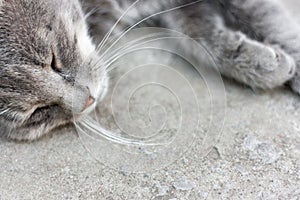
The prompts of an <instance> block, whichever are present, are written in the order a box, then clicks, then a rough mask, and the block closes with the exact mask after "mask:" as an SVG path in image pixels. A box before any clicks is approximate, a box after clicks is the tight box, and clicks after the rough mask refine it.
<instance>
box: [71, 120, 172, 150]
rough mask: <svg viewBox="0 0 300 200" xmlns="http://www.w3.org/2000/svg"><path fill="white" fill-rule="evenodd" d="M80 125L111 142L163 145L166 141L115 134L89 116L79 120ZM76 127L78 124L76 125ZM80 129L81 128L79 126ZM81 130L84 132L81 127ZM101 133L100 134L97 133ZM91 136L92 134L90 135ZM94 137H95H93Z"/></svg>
mask: <svg viewBox="0 0 300 200" xmlns="http://www.w3.org/2000/svg"><path fill="white" fill-rule="evenodd" d="M80 124H81V125H82V126H84V127H85V128H87V129H89V130H90V131H91V132H92V133H96V134H97V135H98V136H101V137H103V138H104V139H107V140H109V141H111V142H114V143H118V144H127V145H145V146H158V145H165V144H166V143H155V142H153V141H151V140H150V141H147V140H141V141H139V140H138V139H137V138H134V137H133V138H132V139H130V138H126V137H121V136H117V135H115V134H114V133H112V132H110V131H108V130H106V129H104V128H102V127H101V126H99V125H98V124H96V123H95V121H94V120H92V119H90V118H86V119H84V120H82V121H81V122H80ZM77 127H78V126H77ZM80 129H81V128H80ZM81 132H83V133H86V132H85V131H83V130H82V129H81ZM99 133H101V134H99ZM89 136H90V135H89ZM90 137H91V138H93V137H92V136H90ZM93 139H96V138H93Z"/></svg>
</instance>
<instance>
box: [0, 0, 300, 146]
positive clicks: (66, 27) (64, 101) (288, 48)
mask: <svg viewBox="0 0 300 200" xmlns="http://www.w3.org/2000/svg"><path fill="white" fill-rule="evenodd" d="M194 1H195V0H141V1H140V2H139V3H138V4H137V6H136V7H134V9H132V10H130V11H129V13H128V15H126V17H125V18H124V19H123V20H122V21H121V22H120V25H119V27H117V30H122V29H123V28H124V27H128V26H130V25H132V24H134V23H135V22H137V21H139V20H140V19H143V18H144V17H147V16H149V15H151V14H154V13H156V12H159V11H163V10H166V9H170V8H173V7H177V6H181V5H184V4H187V3H192V2H194ZM133 2H134V1H133V0H82V2H79V1H78V0H0V135H1V136H6V137H9V138H12V139H17V140H34V139H37V138H40V137H41V136H43V135H44V134H47V133H49V132H50V131H51V130H53V129H55V128H58V127H60V126H64V125H66V124H69V123H71V122H72V120H73V117H74V118H75V119H76V120H79V119H80V118H81V117H82V116H84V115H86V114H87V113H88V112H89V111H90V110H92V109H93V108H94V107H95V106H96V102H98V101H101V99H102V98H103V96H104V95H105V93H106V89H107V85H108V79H107V75H106V71H105V69H101V70H100V71H97V73H96V72H94V71H93V69H94V68H95V65H96V64H97V62H98V60H99V55H98V54H97V51H96V46H97V45H96V44H98V43H99V42H100V41H101V40H102V39H103V37H104V35H105V34H106V33H107V32H108V31H109V29H110V28H111V27H112V26H113V24H114V23H115V22H116V21H117V19H118V18H119V17H120V16H121V15H122V12H124V11H125V10H126V9H127V8H128V7H129V6H130V5H131V4H132V3H133ZM84 13H86V14H88V15H87V16H88V17H85V14H84ZM147 24H150V25H151V26H152V25H157V26H161V27H166V28H170V29H174V30H177V31H181V32H183V33H185V34H187V35H189V36H191V37H193V38H197V39H198V40H200V41H201V42H202V43H204V44H205V45H206V46H207V48H208V50H209V51H210V52H211V53H212V54H213V55H214V56H215V58H216V61H217V64H218V68H219V69H218V70H219V71H220V72H221V73H222V74H223V75H224V76H227V77H229V78H233V79H235V80H238V81H240V82H242V83H244V84H247V85H249V86H250V87H253V88H262V89H269V88H274V87H277V86H280V85H283V84H284V83H285V82H287V81H290V85H291V87H292V89H293V90H294V91H295V92H297V93H300V77H299V76H300V34H299V33H300V29H299V27H298V25H297V24H296V23H295V22H294V21H293V19H292V18H291V17H290V16H289V15H288V13H286V11H285V10H284V9H283V7H282V6H281V5H280V4H279V3H278V2H277V1H276V0H227V1H226V0H203V1H201V2H198V3H195V4H192V5H190V6H186V7H183V8H181V9H177V10H175V11H172V12H168V13H165V14H163V15H159V16H156V17H154V18H152V19H151V20H148V21H147V23H146V24H144V25H145V26H146V25H147ZM100 65H101V63H100ZM75 80H79V81H75ZM99 85H100V87H99ZM74 89H76V91H77V92H78V95H77V96H78V98H77V99H73V95H72V92H71V91H73V90H74ZM72 111H74V112H75V115H73V113H72Z"/></svg>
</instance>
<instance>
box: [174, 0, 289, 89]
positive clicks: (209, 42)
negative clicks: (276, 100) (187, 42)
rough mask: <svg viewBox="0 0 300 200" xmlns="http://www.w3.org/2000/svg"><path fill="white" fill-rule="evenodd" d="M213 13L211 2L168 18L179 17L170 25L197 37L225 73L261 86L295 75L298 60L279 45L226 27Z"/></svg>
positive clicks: (265, 87) (278, 83) (282, 82)
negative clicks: (266, 42)
mask: <svg viewBox="0 0 300 200" xmlns="http://www.w3.org/2000/svg"><path fill="white" fill-rule="evenodd" d="M213 13H214V10H212V9H211V8H209V7H208V6H205V5H199V6H198V8H193V9H189V10H183V12H182V13H181V14H180V13H179V12H177V13H176V16H171V15H170V16H169V19H168V21H169V24H171V25H172V19H174V18H175V19H176V18H177V19H180V20H176V21H174V22H173V27H172V26H171V28H175V29H178V30H180V31H182V32H184V33H185V34H187V35H189V36H191V37H192V38H198V40H199V41H200V42H201V43H202V44H204V45H205V46H206V48H207V49H208V50H209V51H210V53H211V54H212V55H213V56H214V59H215V61H216V63H217V66H218V70H219V71H220V72H221V74H222V75H224V76H227V77H230V78H233V79H235V80H237V81H239V82H242V83H244V84H247V85H249V86H250V87H252V88H262V89H268V88H274V87H277V86H280V85H282V84H284V83H285V82H286V81H288V80H290V79H291V78H292V77H293V75H294V72H295V62H294V60H293V59H292V58H291V57H290V56H289V55H287V54H286V53H285V52H284V51H283V50H282V49H281V48H280V47H278V46H272V45H265V44H263V43H260V42H258V41H255V40H253V39H250V38H249V37H247V36H246V35H245V34H243V33H241V32H239V31H234V30H232V29H229V28H227V27H226V26H225V25H224V22H223V19H222V18H221V17H220V16H219V15H217V14H213ZM186 48H187V49H188V47H186Z"/></svg>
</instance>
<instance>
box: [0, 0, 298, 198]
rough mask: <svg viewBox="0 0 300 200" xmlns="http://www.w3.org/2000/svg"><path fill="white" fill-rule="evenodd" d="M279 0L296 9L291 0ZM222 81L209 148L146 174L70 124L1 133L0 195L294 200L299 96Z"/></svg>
mask: <svg viewBox="0 0 300 200" xmlns="http://www.w3.org/2000/svg"><path fill="white" fill-rule="evenodd" d="M286 2H287V5H288V6H289V7H290V8H291V9H292V10H293V12H294V13H295V15H297V14H298V15H299V13H298V10H299V9H300V3H299V2H298V1H297V0H289V1H286ZM299 22H300V15H299ZM299 34H300V33H299ZM187 73H188V72H187ZM137 78H142V77H137ZM133 81H134V80H133ZM193 83H195V84H196V83H197V81H196V82H193ZM195 87H197V86H196V85H195ZM225 87H226V93H227V98H228V99H227V105H228V106H227V115H226V123H225V126H224V131H223V134H222V136H221V139H220V141H219V143H218V144H217V145H216V146H215V148H213V150H212V151H211V152H210V153H209V155H208V156H207V157H205V158H203V157H201V156H200V155H199V151H201V144H196V145H194V146H193V147H191V149H190V151H189V152H188V153H187V154H185V155H184V156H183V157H182V158H180V159H179V160H177V161H176V162H175V163H173V164H171V165H170V166H168V167H166V168H165V169H162V170H158V171H155V172H153V173H142V174H132V173H126V172H124V171H123V172H120V171H117V170H113V169H110V168H107V167H105V166H104V165H102V164H100V163H99V162H97V161H96V160H95V159H94V158H93V157H92V156H91V155H90V154H89V153H88V151H87V150H86V149H85V147H84V146H83V144H82V143H81V140H80V139H79V137H78V135H77V134H76V132H75V130H74V129H73V128H65V129H63V130H58V131H56V133H54V134H52V135H51V136H49V137H46V138H43V139H42V140H41V141H38V142H35V143H32V144H27V143H15V142H11V141H7V140H4V139H0V152H1V157H0V200H12V199H113V200H115V199H116V200H118V199H156V200H159V199H166V200H171V199H172V200H175V199H178V200H181V199H294V200H296V199H299V198H300V121H299V120H300V97H299V96H296V95H294V94H292V93H291V92H290V91H289V90H288V89H286V88H281V89H277V90H274V91H270V92H259V91H256V92H254V91H252V90H250V89H249V88H247V87H244V86H240V85H238V84H236V83H233V82H230V81H225ZM200 89H201V88H200ZM106 103H108V101H107V102H106ZM135 103H136V104H141V105H142V103H139V102H135ZM106 109H108V108H105V109H104V108H103V110H104V111H103V113H104V114H103V115H104V121H106V124H110V123H112V122H110V121H111V120H112V119H111V117H110V116H106V118H105V113H109V112H108V111H107V110H106Z"/></svg>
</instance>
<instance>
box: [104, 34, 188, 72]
mask: <svg viewBox="0 0 300 200" xmlns="http://www.w3.org/2000/svg"><path fill="white" fill-rule="evenodd" d="M182 38H185V37H184V36H182V37H179V36H178V37H175V36H172V37H159V38H155V39H152V40H148V41H145V42H143V43H139V44H137V45H135V46H130V47H129V48H127V49H125V50H124V51H123V52H118V54H116V55H114V57H111V58H110V59H109V60H107V61H106V62H105V63H104V64H105V66H106V69H109V67H110V66H111V65H112V64H113V63H114V62H115V61H116V60H118V59H119V58H121V57H122V56H124V55H126V54H129V53H132V52H135V51H139V50H146V49H155V50H163V49H161V48H158V47H151V46H150V47H139V46H142V45H145V44H147V43H149V42H155V41H159V40H163V39H182ZM113 69H114V68H112V69H109V70H108V71H107V72H110V71H111V70H113Z"/></svg>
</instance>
